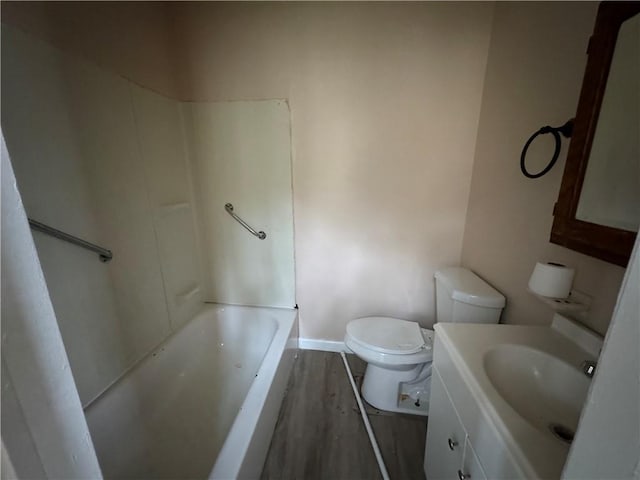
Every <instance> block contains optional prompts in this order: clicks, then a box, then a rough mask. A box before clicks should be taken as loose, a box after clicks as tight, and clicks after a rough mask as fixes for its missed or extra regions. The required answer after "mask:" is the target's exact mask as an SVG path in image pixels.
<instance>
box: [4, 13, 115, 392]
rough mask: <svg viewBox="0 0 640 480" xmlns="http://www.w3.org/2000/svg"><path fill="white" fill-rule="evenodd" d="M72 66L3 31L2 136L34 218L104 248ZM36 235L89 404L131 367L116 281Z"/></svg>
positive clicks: (74, 251)
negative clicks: (72, 101) (75, 108)
mask: <svg viewBox="0 0 640 480" xmlns="http://www.w3.org/2000/svg"><path fill="white" fill-rule="evenodd" d="M67 68H68V63H66V62H65V58H64V56H63V55H61V54H60V52H58V51H57V50H55V49H53V48H51V47H49V46H47V45H46V44H44V43H42V42H38V41H35V40H33V39H31V38H30V37H28V36H27V35H24V34H23V33H21V32H19V31H18V30H15V29H12V28H9V27H7V26H5V25H3V26H2V130H3V133H4V135H5V138H6V141H7V147H8V149H9V151H10V154H11V161H12V164H13V168H14V171H15V174H16V178H17V180H18V187H19V190H20V194H21V196H22V200H23V202H24V206H25V209H26V211H27V214H28V215H29V216H30V217H32V218H34V219H36V220H38V221H41V222H43V223H46V224H48V225H51V226H53V227H55V228H58V229H60V230H63V231H65V232H68V233H70V234H72V235H76V236H79V237H82V238H85V239H86V240H88V241H90V242H93V243H97V244H101V243H103V242H104V240H105V239H104V237H103V230H104V229H103V225H102V224H101V222H100V219H99V217H98V214H97V203H96V201H95V199H94V196H93V191H92V188H91V186H90V184H89V181H88V171H87V167H86V164H85V159H84V156H83V153H82V151H81V148H80V140H79V137H78V135H79V134H78V130H77V128H76V125H77V122H76V120H75V119H74V118H73V116H72V114H71V111H70V108H69V96H70V93H71V92H70V91H69V89H68V84H67V82H68V78H69V75H68V72H67ZM33 237H34V241H35V244H36V247H37V249H38V255H39V258H40V263H41V266H42V269H43V272H44V275H45V278H46V280H47V286H48V289H49V294H50V296H51V300H52V303H53V306H54V309H55V312H56V316H57V320H58V326H59V328H60V330H61V333H62V336H63V339H64V343H65V348H66V351H67V355H68V357H69V361H70V364H71V366H72V369H73V374H74V379H75V382H76V385H77V388H78V390H79V392H80V397H81V398H82V399H83V401H86V400H88V399H90V398H91V397H92V396H94V395H95V394H97V393H98V392H99V391H100V389H101V388H104V387H105V386H106V384H107V383H108V382H109V381H111V380H113V379H115V378H117V376H118V375H119V374H120V373H121V372H122V371H123V370H124V369H125V368H126V361H125V357H126V353H125V351H124V345H123V344H122V343H121V341H120V338H121V336H122V335H121V331H120V319H119V317H118V313H117V311H116V302H115V297H114V290H113V284H112V278H111V275H110V273H109V269H108V268H106V267H105V265H102V264H100V262H98V260H97V256H96V255H95V254H93V253H91V252H88V251H86V250H82V249H80V248H77V247H75V246H73V245H70V244H67V243H64V242H61V241H60V240H57V239H55V238H52V237H49V236H46V235H44V234H41V233H34V234H33ZM108 246H109V245H108Z"/></svg>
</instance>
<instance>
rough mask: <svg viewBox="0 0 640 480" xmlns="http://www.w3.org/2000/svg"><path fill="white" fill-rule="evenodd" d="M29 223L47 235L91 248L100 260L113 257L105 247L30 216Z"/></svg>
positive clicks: (104, 260) (105, 260)
mask: <svg viewBox="0 0 640 480" xmlns="http://www.w3.org/2000/svg"><path fill="white" fill-rule="evenodd" d="M29 225H30V226H31V228H33V229H34V230H37V231H39V232H42V233H46V234H47V235H51V236H52V237H55V238H59V239H60V240H64V241H65V242H69V243H73V244H74V245H78V246H79V247H82V248H86V249H87V250H91V251H92V252H96V253H97V254H98V255H99V256H100V261H101V262H108V261H109V260H111V259H112V258H113V253H112V252H111V250H107V249H106V248H102V247H99V246H98V245H94V244H93V243H90V242H87V241H85V240H82V239H81V238H78V237H74V236H73V235H69V234H68V233H64V232H63V231H61V230H58V229H57V228H53V227H50V226H49V225H45V224H44V223H40V222H38V221H36V220H32V219H31V218H30V219H29Z"/></svg>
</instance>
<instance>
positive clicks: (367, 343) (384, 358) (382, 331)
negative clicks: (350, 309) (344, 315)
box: [345, 317, 433, 366]
mask: <svg viewBox="0 0 640 480" xmlns="http://www.w3.org/2000/svg"><path fill="white" fill-rule="evenodd" d="M346 330H347V332H346V335H345V344H346V346H347V347H349V348H350V349H351V350H352V351H353V352H354V353H356V354H357V355H359V356H360V357H361V358H363V359H364V360H366V361H367V362H373V363H378V364H381V365H389V366H391V365H395V366H401V365H415V364H418V363H426V362H430V361H431V360H432V359H433V331H432V330H427V329H421V328H420V325H419V324H418V323H417V322H409V321H407V320H400V319H397V318H391V317H364V318H358V319H356V320H352V321H350V322H349V323H348V324H347V329H346Z"/></svg>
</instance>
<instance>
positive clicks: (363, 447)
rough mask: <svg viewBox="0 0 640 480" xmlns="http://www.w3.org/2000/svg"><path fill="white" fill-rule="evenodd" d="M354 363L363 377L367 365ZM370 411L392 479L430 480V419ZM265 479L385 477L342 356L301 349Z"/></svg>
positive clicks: (354, 359) (356, 373)
mask: <svg viewBox="0 0 640 480" xmlns="http://www.w3.org/2000/svg"><path fill="white" fill-rule="evenodd" d="M348 359H349V365H350V366H351V370H352V372H353V374H354V376H361V375H362V374H363V373H364V369H365V367H366V364H365V363H364V362H362V361H361V360H360V359H359V358H357V357H356V356H354V355H348ZM367 412H368V413H370V415H369V420H370V422H371V426H372V427H373V430H374V432H375V435H376V438H377V440H378V445H379V447H380V451H381V452H382V456H383V458H384V461H385V464H386V467H387V471H388V472H389V476H390V477H391V480H413V479H415V480H424V473H423V470H422V459H423V456H424V442H425V436H426V418H424V417H415V416H409V415H393V414H391V415H390V414H378V415H377V414H375V410H374V409H371V408H367ZM371 413H373V414H371ZM262 478H263V479H265V480H268V479H271V480H276V479H277V480H293V479H300V480H315V479H323V480H324V479H327V480H342V479H344V480H359V479H379V478H382V477H381V475H380V472H379V470H378V464H377V462H376V459H375V455H374V454H373V450H372V449H371V445H370V443H369V437H368V436H367V432H366V430H365V428H364V425H363V423H362V418H361V416H360V412H359V410H358V408H357V403H356V400H355V398H354V396H353V391H352V390H351V385H350V383H349V378H348V377H347V374H346V371H345V369H344V364H343V363H342V358H341V357H340V355H339V354H337V353H329V352H316V351H312V350H301V351H300V353H299V355H298V359H297V360H296V363H295V366H294V368H293V372H292V374H291V378H290V379H289V385H288V387H287V393H286V395H285V398H284V401H283V403H282V408H281V409H280V415H279V418H278V423H277V424H276V429H275V433H274V435H273V439H272V441H271V447H270V449H269V453H268V454H267V459H266V461H265V465H264V469H263V472H262Z"/></svg>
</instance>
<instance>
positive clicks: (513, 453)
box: [434, 315, 602, 479]
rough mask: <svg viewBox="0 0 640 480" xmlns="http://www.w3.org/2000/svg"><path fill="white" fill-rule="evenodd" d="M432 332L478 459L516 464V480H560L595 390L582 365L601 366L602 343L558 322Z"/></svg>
mask: <svg viewBox="0 0 640 480" xmlns="http://www.w3.org/2000/svg"><path fill="white" fill-rule="evenodd" d="M434 328H435V331H436V345H435V347H434V355H435V357H434V366H435V367H436V371H437V373H439V374H440V375H441V376H442V377H443V378H444V377H445V376H447V378H448V380H447V381H448V382H450V386H451V388H452V389H453V392H455V393H454V394H453V395H454V396H455V395H457V397H456V398H457V399H458V400H455V399H454V404H456V402H458V403H457V404H456V405H458V406H459V407H460V409H459V414H460V415H461V421H462V423H463V424H464V425H465V426H466V428H467V432H468V435H469V438H470V439H471V440H470V442H471V444H473V448H474V450H475V452H476V454H477V455H479V457H480V458H481V459H484V461H485V462H490V461H494V465H493V467H492V466H487V465H485V468H488V470H490V471H494V472H495V471H502V470H500V469H501V468H502V467H501V466H500V465H503V464H504V465H515V466H516V467H515V468H516V470H517V471H518V472H520V473H519V474H518V475H515V474H513V475H511V476H512V477H517V478H549V479H553V478H560V476H561V473H562V468H563V466H564V463H565V460H566V458H567V454H568V453H569V448H570V441H571V437H572V434H573V432H575V431H576V430H577V426H578V422H579V417H580V412H581V410H582V406H583V404H584V403H585V399H586V397H587V393H588V389H589V387H590V384H591V381H590V380H589V378H588V377H587V376H586V375H585V374H584V373H582V371H581V370H580V368H581V364H582V363H583V362H584V361H595V360H596V359H597V355H598V352H599V350H600V348H601V346H602V339H601V338H600V337H598V336H597V335H595V334H593V333H591V332H589V331H588V330H586V329H584V327H580V326H579V325H577V324H575V323H573V322H571V321H570V320H568V319H566V318H563V317H561V316H560V315H556V316H555V317H554V320H553V323H552V326H551V328H549V327H542V326H524V325H480V324H463V323H441V324H440V323H437V324H436V325H435V327H434ZM439 349H440V350H439ZM456 382H457V383H456ZM445 385H446V382H445ZM491 432H495V436H493V434H492V433H491ZM500 451H503V452H504V451H506V452H508V455H507V454H500V453H496V452H500ZM501 455H502V456H501ZM495 462H497V463H495Z"/></svg>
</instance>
